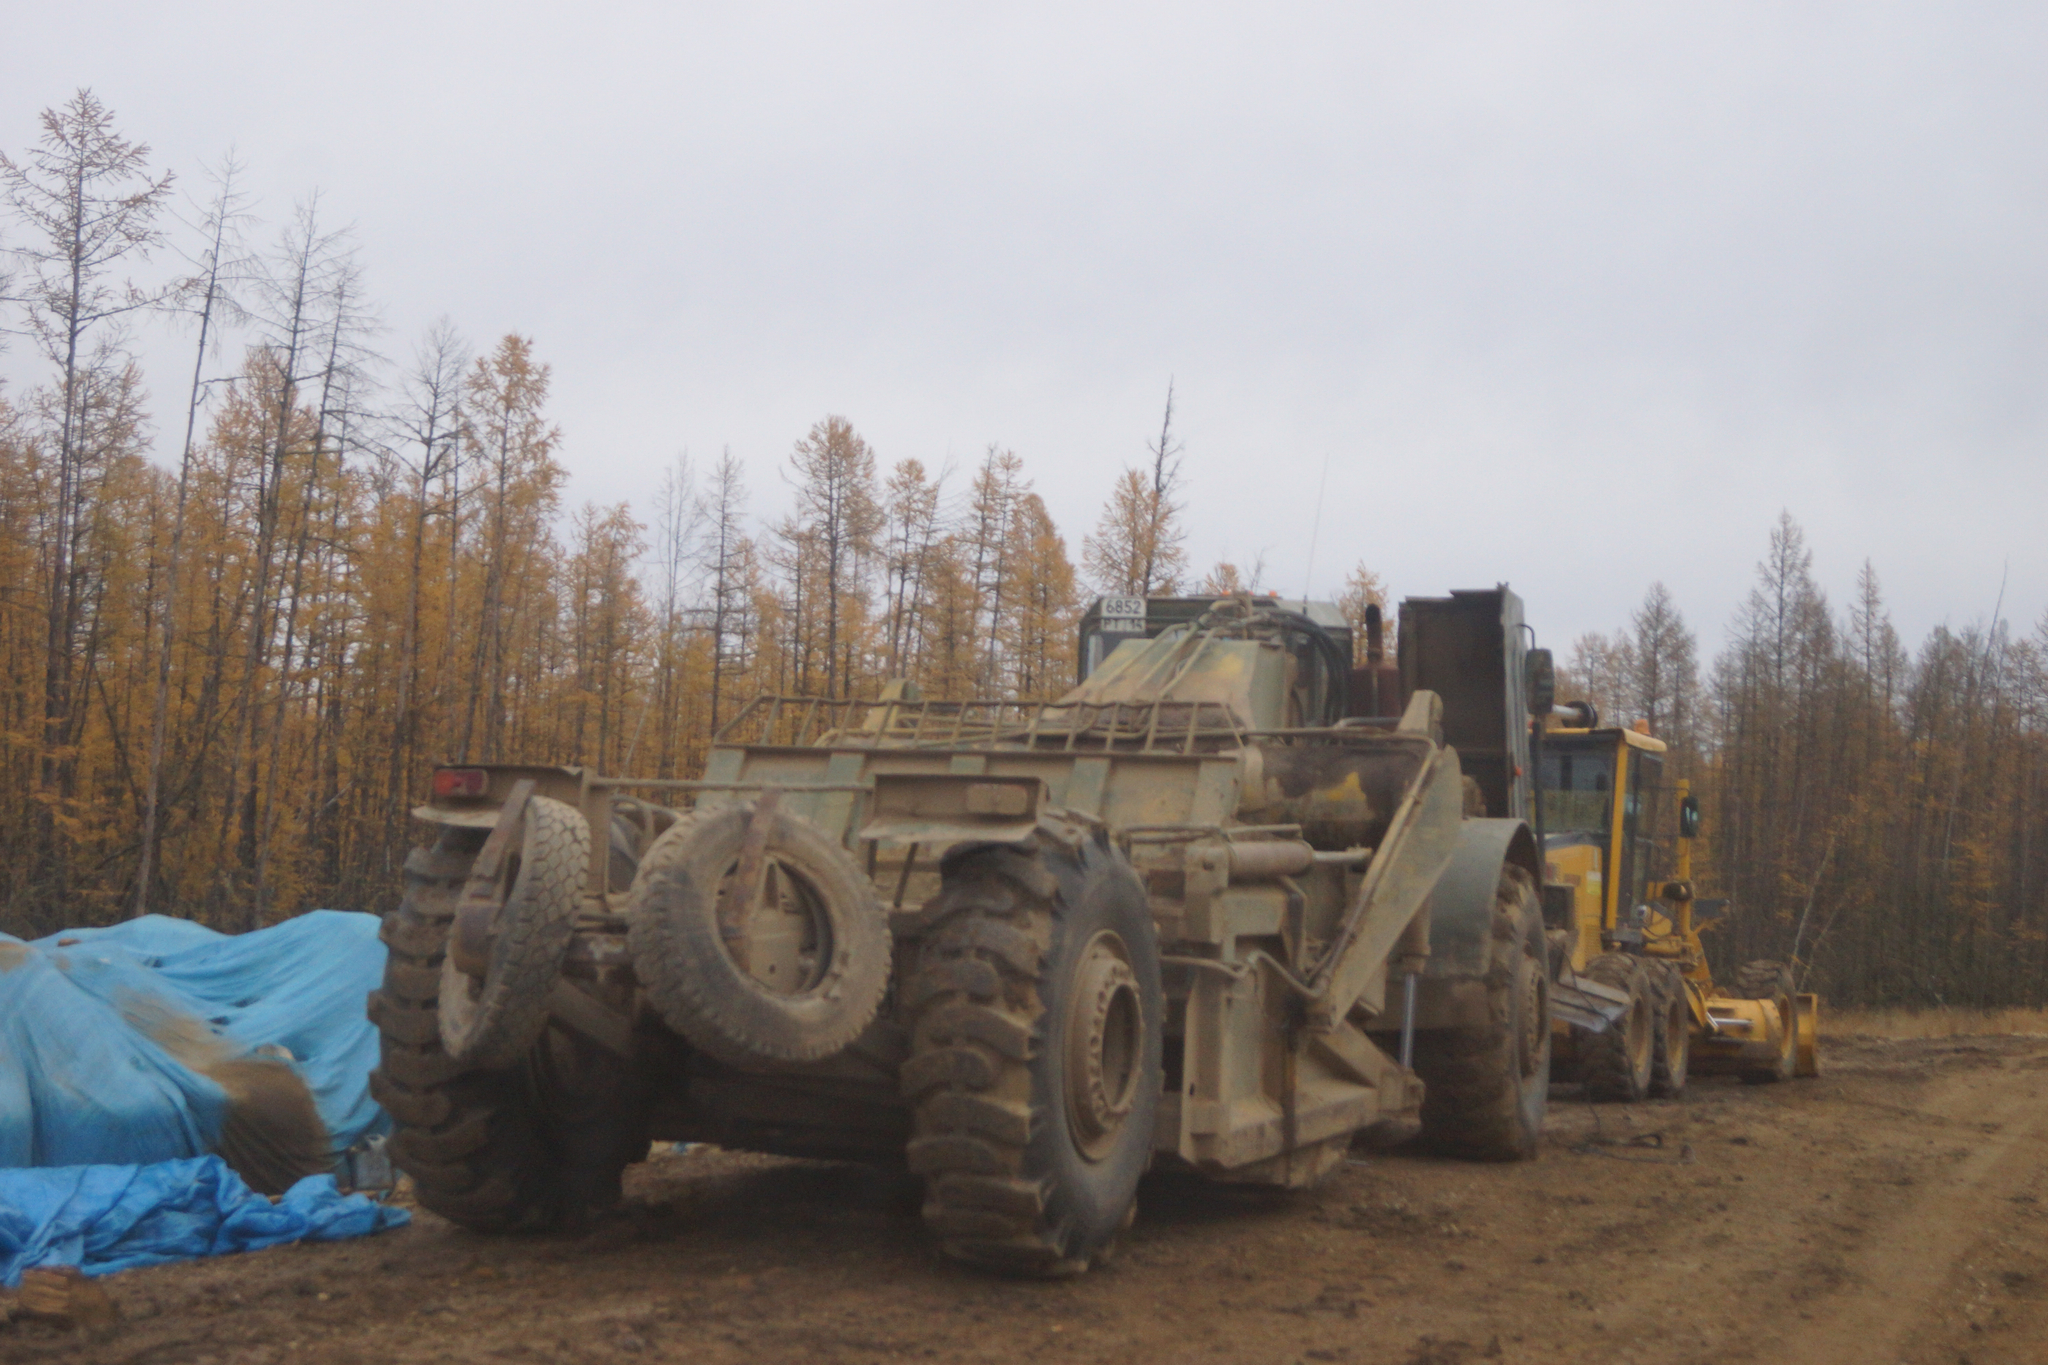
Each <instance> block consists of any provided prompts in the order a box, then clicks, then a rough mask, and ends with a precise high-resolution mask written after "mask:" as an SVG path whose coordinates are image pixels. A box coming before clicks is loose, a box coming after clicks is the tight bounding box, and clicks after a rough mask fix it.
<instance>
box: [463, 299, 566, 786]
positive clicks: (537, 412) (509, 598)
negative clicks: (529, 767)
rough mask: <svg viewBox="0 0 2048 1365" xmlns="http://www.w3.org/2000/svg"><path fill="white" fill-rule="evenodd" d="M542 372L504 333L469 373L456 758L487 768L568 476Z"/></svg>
mask: <svg viewBox="0 0 2048 1365" xmlns="http://www.w3.org/2000/svg"><path fill="white" fill-rule="evenodd" d="M548 381H549V367H548V366H546V365H543V364H540V363H538V362H537V361H535V359H534V358H533V342H532V341H531V340H530V339H528V338H526V337H522V336H518V335H508V336H506V337H504V338H503V339H502V340H500V341H499V343H498V344H497V346H496V347H495V348H493V349H492V351H491V353H490V354H489V355H488V356H483V357H479V358H478V359H477V361H476V362H475V364H474V365H473V366H471V368H470V372H469V382H468V385H467V394H466V409H465V416H466V420H465V423H464V426H463V445H464V449H465V452H466V455H467V458H468V460H469V462H470V464H471V465H472V466H473V467H474V469H475V471H476V476H477V481H478V483H477V489H476V494H475V496H476V498H477V501H478V504H479V506H478V507H477V508H476V509H475V510H474V513H473V515H474V516H475V518H476V520H477V521H478V523H479V525H477V527H476V528H475V532H474V539H475V541H476V549H477V551H479V552H480V553H479V554H478V555H477V558H478V559H479V560H480V564H479V568H480V571H481V574H482V582H481V583H480V585H479V591H478V593H477V601H476V603H475V605H474V608H473V609H474V612H475V615H474V617H473V618H472V619H471V621H470V622H469V623H468V626H469V629H470V631H471V632H472V638H471V650H470V665H469V679H468V696H467V697H466V699H465V701H464V706H463V724H462V737H461V742H460V746H459V749H458V752H459V753H461V754H462V755H464V756H466V757H469V758H472V759H478V760H482V761H485V762H492V761H496V760H497V759H498V758H499V757H500V756H501V755H502V753H503V752H504V748H503V746H504V739H505V730H506V708H507V704H508V685H509V674H510V672H511V668H512V664H513V648H514V645H515V643H516V641H517V640H518V638H519V636H520V634H521V633H522V631H526V630H530V629H531V628H532V627H533V625H534V622H533V621H532V620H531V619H529V612H530V611H531V609H532V608H533V606H534V605H535V603H534V600H533V598H532V596H531V595H530V594H529V593H528V591H527V589H528V588H529V587H530V586H533V585H534V582H533V581H534V579H535V577H536V576H537V575H539V574H541V573H543V572H544V571H545V569H546V551H545V547H544V545H543V541H544V540H545V539H546V538H547V535H548V529H549V525H550V523H551V522H552V521H553V519H554V515H555V511H556V508H557V507H558V505H559V503H560V498H561V485H562V481H563V479H564V478H565V477H566V471H564V470H563V468H562V466H561V465H560V464H559V463H558V462H557V461H556V459H555V449H556V447H557V446H559V445H560V444H561V440H562V433H561V430H560V428H558V427H556V426H555V425H554V423H553V422H551V421H549V420H548V417H547V414H546V407H547V397H548Z"/></svg>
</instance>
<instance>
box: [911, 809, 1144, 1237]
mask: <svg viewBox="0 0 2048 1365" xmlns="http://www.w3.org/2000/svg"><path fill="white" fill-rule="evenodd" d="M943 876H944V881H943V884H942V887H941V890H940V893H939V904H938V906H937V907H935V908H936V909H937V910H938V911H939V917H938V918H939V924H938V927H937V928H936V929H935V930H933V931H932V932H931V933H930V934H929V935H928V936H927V937H926V938H925V940H924V941H923V942H922V944H921V945H920V948H919V956H918V959H917V961H916V964H915V967H914V968H913V970H912V971H911V972H910V974H909V976H908V978H907V983H906V989H905V992H904V1002H905V1004H906V1006H907V1007H908V1009H909V1010H910V1011H911V1014H912V1018H913V1027H912V1035H911V1056H910V1058H909V1060H908V1061H906V1062H905V1063H904V1064H903V1068H902V1088H903V1094H904V1096H905V1098H907V1099H908V1100H909V1101H910V1102H911V1104H912V1105H913V1106H914V1118H913V1123H912V1134H913V1136H912V1139H911V1143H910V1147H909V1152H908V1155H909V1161H910V1168H911V1170H912V1171H913V1172H914V1173H916V1174H918V1175H922V1176H923V1177H924V1178H925V1205H924V1220H925V1224H926V1226H928V1227H929V1228H930V1229H931V1230H932V1232H933V1233H934V1234H936V1235H937V1237H938V1239H939V1242H940V1245H941V1247H942V1249H943V1250H944V1251H945V1252H946V1254H947V1255H949V1256H952V1257H953V1258H955V1259H957V1260H961V1261H965V1262H967V1263H969V1264H971V1265H975V1266H978V1267H981V1268H984V1269H989V1270H995V1271H999V1272H1003V1273H1007V1274H1014V1275H1027V1276H1037V1277H1047V1278H1050V1277H1059V1276H1067V1275H1075V1274H1079V1273H1080V1272H1082V1271H1084V1270H1086V1269H1087V1268H1088V1267H1089V1265H1090V1264H1091V1263H1099V1262H1102V1261H1104V1260H1106V1259H1108V1257H1109V1256H1110V1255H1111V1254H1113V1252H1114V1248H1115V1242H1116V1239H1117V1236H1118V1234H1119V1233H1121V1232H1122V1231H1123V1229H1124V1228H1126V1227H1128V1226H1129V1225H1130V1223H1131V1220H1132V1218H1133V1217H1134V1215H1135V1212H1136V1198H1137V1187H1138V1177H1139V1176H1140V1175H1142V1174H1143V1173H1144V1171H1145V1168H1146V1166H1147V1165H1148V1164H1149V1163H1150V1160H1151V1155H1152V1133H1153V1127H1154V1123H1155V1118H1156V1115H1157V1112H1158V1105H1159V1092H1160V1085H1161V1080H1160V1075H1161V1072H1160V1049H1161V1039H1162V1018H1161V1015H1162V992H1161V988H1160V981H1159V947H1158V942H1157V940H1156V937H1155V931H1154V929H1153V924H1152V916H1151V910H1150V907H1149V905H1148V903H1147V901H1146V898H1145V891H1144V887H1143V886H1142V884H1141V883H1140V882H1139V881H1138V879H1137V877H1136V875H1135V874H1134V873H1133V872H1132V871H1131V868H1130V865H1129V863H1128V862H1126V861H1125V860H1124V858H1123V857H1122V855H1121V854H1119V853H1117V852H1116V851H1115V850H1114V849H1113V848H1112V847H1110V846H1109V845H1108V844H1107V843H1106V842H1104V841H1100V840H1091V841H1089V842H1087V843H1085V844H1083V845H1082V846H1081V847H1080V848H1079V849H1072V850H1070V849H1065V848H1056V847H1055V848H1048V849H1044V850H1042V851H1038V852H1026V851H1022V850H1019V849H1016V848H1011V847H991V846H983V847H981V848H978V849H969V850H965V851H963V852H962V853H961V854H958V855H955V856H954V857H951V858H949V859H948V860H947V862H946V863H945V865H944V867H943Z"/></svg>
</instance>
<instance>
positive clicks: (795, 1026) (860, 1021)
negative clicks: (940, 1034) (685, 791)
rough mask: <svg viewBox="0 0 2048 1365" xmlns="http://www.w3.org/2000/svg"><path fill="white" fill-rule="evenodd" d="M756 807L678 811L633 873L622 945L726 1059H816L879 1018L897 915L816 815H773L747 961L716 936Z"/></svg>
mask: <svg viewBox="0 0 2048 1365" xmlns="http://www.w3.org/2000/svg"><path fill="white" fill-rule="evenodd" d="M755 809H756V807H755V805H754V803H752V802H749V803H747V804H744V805H733V806H727V807H724V808H721V809H718V810H711V811H704V812H700V813H692V814H690V815H686V816H684V817H683V818H682V819H681V820H679V821H677V822H676V823H675V824H674V825H672V826H671V827H670V828H669V829H667V830H666V831H665V832H663V834H662V835H661V837H660V838H658V839H656V840H655V841H654V844H653V846H652V847H650V848H649V849H648V850H647V855H646V857H644V858H643V859H641V862H640V869H639V872H638V874H637V875H636V876H635V877H634V879H633V891H632V897H631V900H630V902H629V905H630V909H629V910H628V912H627V913H628V916H629V920H628V943H629V946H630V949H631V952H632V955H633V967H634V970H635V972H636V973H637V974H638V975H639V978H640V982H641V984H642V985H643V986H644V987H645V988H646V990H647V997H648V999H649V1000H650V1001H652V1002H653V1004H654V1008H655V1010H656V1011H657V1012H658V1013H659V1014H660V1015H661V1017H662V1020H663V1021H664V1022H665V1023H667V1024H668V1026H669V1027H670V1028H672V1029H674V1030H675V1031H676V1032H677V1033H679V1034H681V1035H682V1036H683V1037H684V1038H685V1039H687V1040H688V1041H689V1043H690V1045H691V1046H692V1047H695V1048H696V1049H698V1050H699V1051H700V1052H703V1053H706V1054H707V1055H709V1056H711V1057H713V1058H716V1059H717V1060H718V1061H721V1062H724V1063H726V1064H728V1065H731V1066H740V1067H745V1066H758V1065H761V1064H763V1063H767V1064H774V1063H778V1062H814V1061H820V1060H822V1059H824V1058H826V1057H830V1056H832V1055H834V1054H835V1053H838V1052H840V1051H842V1050H844V1049H845V1048H846V1047H847V1046H848V1045H849V1044H851V1043H852V1042H853V1041H854V1039H856V1038H858V1037H859V1036H860V1035H861V1033H862V1032H863V1031H865V1030H866V1028H867V1027H868V1025H869V1024H871V1023H873V1022H874V1018H875V1014H876V1012H877V1011H878V1010H880V1008H881V1005H882V997H883V996H884V995H886V994H887V993H888V989H889V960H890V953H891V940H890V936H889V921H888V916H887V914H886V912H884V910H883V909H882V906H881V903H880V902H879V901H878V900H876V898H875V888H874V884H873V883H872V882H870V881H869V880H868V879H867V877H866V875H864V874H863V873H862V872H861V870H860V867H859V865H858V864H856V863H855V862H854V861H853V859H852V858H851V857H850V856H848V854H847V852H846V850H845V849H843V848H841V847H840V846H839V845H838V844H837V843H834V842H833V841H832V840H831V839H829V838H827V837H826V836H825V834H824V833H823V832H822V831H820V830H819V829H818V828H817V827H816V826H814V825H812V824H810V823H809V822H808V821H805V820H802V819H799V818H797V817H796V816H793V815H789V814H787V813H784V812H781V811H775V812H773V813H772V814H771V815H770V817H769V821H770V823H769V825H768V828H767V830H766V835H767V842H766V846H765V848H764V849H763V852H762V859H761V863H760V866H761V869H762V872H761V876H762V882H761V885H760V886H759V887H758V888H749V889H748V891H747V893H746V894H747V896H748V900H749V903H750V904H751V905H752V907H753V908H752V912H751V914H750V915H749V917H748V922H747V937H748V941H749V944H750V947H749V950H748V952H747V954H746V962H745V964H744V965H743V964H742V962H741V960H740V959H739V958H738V957H737V956H735V951H734V949H733V947H732V946H731V945H729V944H728V942H727V939H726V938H725V936H724V935H723V934H722V933H721V929H720V925H719V916H718V902H719V896H720V892H721V890H722V889H723V888H724V887H725V885H726V883H727V882H728V881H730V880H731V879H732V878H733V877H734V876H735V875H737V871H738V864H739V862H740V860H741V853H742V843H743V841H744V840H745V838H746V836H747V831H748V826H749V824H750V823H751V822H752V820H753V817H754V813H755Z"/></svg>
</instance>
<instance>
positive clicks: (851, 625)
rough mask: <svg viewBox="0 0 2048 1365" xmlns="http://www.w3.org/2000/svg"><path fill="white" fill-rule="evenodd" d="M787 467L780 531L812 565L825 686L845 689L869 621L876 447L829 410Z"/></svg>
mask: <svg viewBox="0 0 2048 1365" xmlns="http://www.w3.org/2000/svg"><path fill="white" fill-rule="evenodd" d="M789 471H790V481H791V482H792V483H793V484H794V485H795V489H796V512H795V515H794V516H793V518H792V519H791V521H790V522H789V525H788V529H787V530H786V532H785V534H784V539H785V541H787V542H788V543H789V544H790V545H791V546H792V548H793V549H794V550H795V551H796V553H797V556H798V559H799V561H800V562H808V563H811V564H814V565H815V580H814V585H813V586H814V591H815V594H816V596H815V599H814V603H813V610H814V611H816V612H818V613H820V614H822V616H823V619H824V640H823V651H824V655H825V694H826V695H827V696H830V697H838V696H842V695H847V694H848V691H849V688H850V686H851V684H852V681H853V673H854V667H853V660H854V656H855V653H856V651H857V648H858V646H859V644H860V643H861V642H860V635H861V632H862V630H863V628H864V626H865V624H866V612H867V584H866V581H865V580H866V577H867V570H868V565H869V561H870V557H871V556H872V555H873V552H874V548H875V536H876V534H877V533H878V532H879V531H880V530H881V525H882V510H881V505H880V503H879V501H878V499H877V497H876V493H875V453H874V451H873V450H872V449H870V448H869V446H868V443H867V442H866V441H863V440H862V439H861V438H860V434H859V433H858V432H856V431H855V430H854V429H853V425H852V424H851V423H850V422H848V421H847V420H846V419H845V418H844V417H827V418H826V419H825V420H824V421H822V422H820V423H818V424H817V425H816V426H814V427H812V428H811V430H810V433H809V434H808V435H806V436H805V437H804V438H803V439H802V440H801V441H798V442H797V443H796V447H795V449H793V450H792V451H791V452H790V456H789ZM799 614H801V612H799Z"/></svg>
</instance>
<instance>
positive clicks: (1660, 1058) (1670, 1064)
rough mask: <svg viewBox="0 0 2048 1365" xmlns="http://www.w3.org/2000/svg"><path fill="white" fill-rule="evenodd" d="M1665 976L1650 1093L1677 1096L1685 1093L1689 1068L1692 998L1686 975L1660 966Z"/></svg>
mask: <svg viewBox="0 0 2048 1365" xmlns="http://www.w3.org/2000/svg"><path fill="white" fill-rule="evenodd" d="M1660 972H1661V975H1662V976H1663V978H1664V981H1663V990H1662V991H1661V992H1660V994H1659V996H1658V1010H1657V1041H1656V1058H1655V1061H1654V1062H1653V1064H1652V1066H1651V1069H1650V1093H1651V1094H1652V1095H1655V1096H1658V1097H1660V1098H1663V1099H1674V1100H1675V1099H1677V1098H1678V1097H1679V1096H1680V1095H1683V1094H1684V1093H1685V1082H1686V1078H1687V1075H1688V1073H1690V1071H1691V1070H1692V1001H1691V999H1690V998H1689V997H1688V996H1687V994H1686V989H1685V978H1684V977H1683V976H1682V975H1680V974H1679V972H1678V969H1677V968H1675V967H1670V966H1666V967H1663V968H1661V969H1660Z"/></svg>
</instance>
